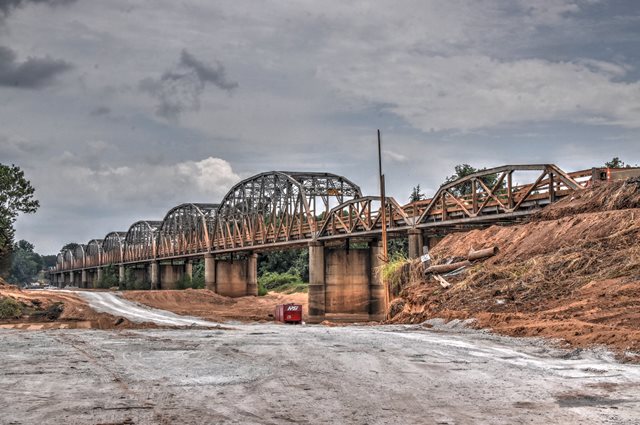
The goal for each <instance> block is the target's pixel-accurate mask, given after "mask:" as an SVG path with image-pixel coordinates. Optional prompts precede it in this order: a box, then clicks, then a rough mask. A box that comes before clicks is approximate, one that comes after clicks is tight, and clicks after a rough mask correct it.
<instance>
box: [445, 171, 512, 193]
mask: <svg viewBox="0 0 640 425" xmlns="http://www.w3.org/2000/svg"><path fill="white" fill-rule="evenodd" d="M454 170H455V174H453V175H451V176H449V177H447V179H446V180H445V184H447V183H451V182H453V181H456V180H458V179H461V178H463V177H466V176H468V175H470V174H473V173H477V172H478V171H484V170H486V168H475V167H473V166H471V165H469V164H458V165H456V166H455V167H454ZM481 180H482V182H483V183H484V184H485V185H486V186H487V187H488V188H489V189H491V188H492V187H493V186H495V184H496V182H497V181H498V175H497V174H489V175H487V176H484V177H482V178H481ZM503 185H504V183H503ZM452 192H453V193H454V194H455V195H456V196H464V195H469V194H471V182H470V181H468V182H465V183H462V184H461V185H459V186H457V187H455V188H453V189H452Z"/></svg>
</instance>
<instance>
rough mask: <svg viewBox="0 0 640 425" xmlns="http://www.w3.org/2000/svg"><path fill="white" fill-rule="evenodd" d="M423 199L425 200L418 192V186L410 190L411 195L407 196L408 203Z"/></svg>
mask: <svg viewBox="0 0 640 425" xmlns="http://www.w3.org/2000/svg"><path fill="white" fill-rule="evenodd" d="M424 199H426V196H425V195H424V193H422V192H421V191H420V185H417V186H415V187H414V188H413V189H412V190H411V195H409V202H418V201H422V200H424Z"/></svg>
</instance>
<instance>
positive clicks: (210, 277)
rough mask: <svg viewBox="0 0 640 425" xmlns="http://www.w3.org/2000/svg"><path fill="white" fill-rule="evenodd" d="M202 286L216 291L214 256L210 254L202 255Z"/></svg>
mask: <svg viewBox="0 0 640 425" xmlns="http://www.w3.org/2000/svg"><path fill="white" fill-rule="evenodd" d="M204 286H205V288H207V289H209V290H210V291H213V292H217V291H216V258H215V257H214V256H213V255H212V254H205V255H204Z"/></svg>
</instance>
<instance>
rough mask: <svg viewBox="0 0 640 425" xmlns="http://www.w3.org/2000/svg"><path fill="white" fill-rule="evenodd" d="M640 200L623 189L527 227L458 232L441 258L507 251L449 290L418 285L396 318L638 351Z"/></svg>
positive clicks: (597, 194)
mask: <svg viewBox="0 0 640 425" xmlns="http://www.w3.org/2000/svg"><path fill="white" fill-rule="evenodd" d="M638 199H640V189H639V187H638V184H637V183H635V182H628V183H625V184H622V183H618V184H613V185H608V186H603V187H598V188H595V189H592V190H589V191H585V192H584V193H582V194H580V195H579V196H576V197H575V199H573V200H567V201H564V202H563V204H559V205H557V206H554V207H553V209H549V210H547V211H546V212H543V213H542V214H540V215H538V216H537V217H536V218H534V221H531V222H529V223H526V224H522V225H516V226H510V227H498V226H494V227H491V228H488V229H485V230H475V231H471V232H466V233H457V234H451V235H449V236H447V237H446V238H444V239H443V240H442V241H441V242H440V243H439V244H438V246H437V247H436V248H435V249H434V250H432V256H433V257H434V258H435V259H436V261H439V262H442V261H445V259H447V258H451V257H458V256H460V257H462V256H465V255H466V254H467V253H468V252H469V250H470V249H472V248H473V249H480V248H483V247H489V246H493V245H496V246H498V247H499V248H500V253H499V254H498V255H497V256H495V257H493V258H490V259H488V260H486V261H484V262H480V263H477V264H475V265H473V266H472V267H471V268H470V269H468V270H467V271H465V272H464V273H461V274H459V275H456V276H449V277H445V278H446V279H447V280H448V281H449V282H451V283H452V286H451V287H450V288H448V289H444V288H442V287H441V286H440V285H439V284H438V283H437V282H435V280H433V279H426V280H425V281H421V282H412V283H411V284H410V285H408V286H407V287H405V288H404V289H403V291H402V294H401V295H402V297H403V300H404V301H405V305H404V308H403V309H402V311H401V312H400V313H399V314H398V315H396V316H395V317H394V319H393V321H394V322H403V323H416V322H419V321H423V320H425V319H428V318H433V317H448V318H471V317H473V318H476V319H477V325H478V326H481V327H490V328H492V329H494V330H496V331H498V332H501V333H505V334H509V335H517V336H546V337H553V338H561V339H564V340H566V341H568V342H570V343H571V344H573V345H577V346H587V345H593V344H605V345H608V346H610V347H612V348H615V349H616V350H618V351H625V350H632V351H640V243H639V241H640V209H638V208H626V207H630V206H631V207H637V206H638V205H637V203H638ZM618 207H620V208H625V209H616V208H618Z"/></svg>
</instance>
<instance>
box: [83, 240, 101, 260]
mask: <svg viewBox="0 0 640 425" xmlns="http://www.w3.org/2000/svg"><path fill="white" fill-rule="evenodd" d="M101 261H102V240H100V239H92V240H90V241H89V243H88V244H87V247H86V248H85V252H84V264H85V267H99V266H100V265H101V264H102V263H101Z"/></svg>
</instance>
